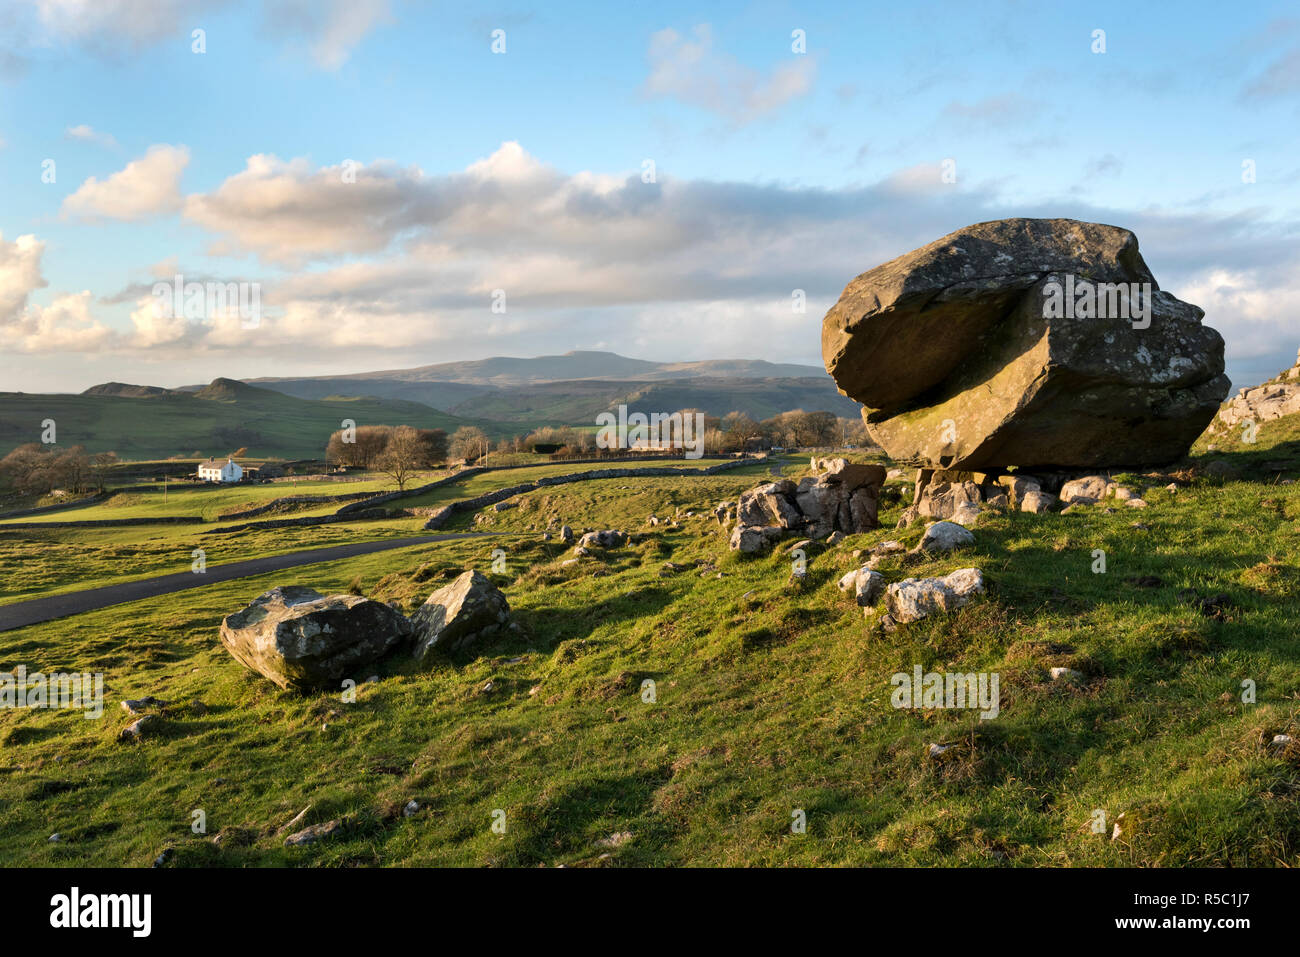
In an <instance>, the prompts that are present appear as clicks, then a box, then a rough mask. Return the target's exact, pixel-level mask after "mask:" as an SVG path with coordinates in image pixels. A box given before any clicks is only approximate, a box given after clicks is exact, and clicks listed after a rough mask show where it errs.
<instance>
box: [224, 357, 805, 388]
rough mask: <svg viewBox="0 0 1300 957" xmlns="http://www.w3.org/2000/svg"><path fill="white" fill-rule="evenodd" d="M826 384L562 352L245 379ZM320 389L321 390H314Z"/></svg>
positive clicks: (799, 370) (731, 366)
mask: <svg viewBox="0 0 1300 957" xmlns="http://www.w3.org/2000/svg"><path fill="white" fill-rule="evenodd" d="M806 377H813V378H826V379H829V378H830V377H829V376H827V375H826V370H825V369H823V368H821V367H820V366H805V365H795V364H793V363H775V362H766V361H763V360H761V359H714V360H708V361H703V362H651V361H649V360H646V359H629V358H628V357H627V356H620V355H618V354H617V353H614V352H583V351H574V352H566V353H565V354H564V355H561V356H537V357H536V358H532V359H521V358H514V357H510V356H494V357H492V358H490V359H477V360H474V361H470V362H443V363H439V364H437V365H428V366H418V367H416V368H414V369H393V370H389V371H386V372H359V373H353V374H350V375H339V376H311V377H302V378H300V377H285V378H263V379H249V380H248V381H249V382H252V383H255V384H259V385H267V386H269V387H270V388H272V389H278V390H279V391H281V392H287V393H288V394H290V395H297V394H298V393H297V392H296V391H295V388H296V384H297V383H304V382H315V383H322V382H329V383H354V384H355V383H357V382H359V381H364V382H365V383H367V388H368V389H370V390H371V391H370V392H369V394H371V395H385V394H387V393H381V392H376V391H373V389H374V385H375V384H377V383H393V384H398V383H405V384H411V383H428V382H442V383H459V384H461V385H470V386H479V387H481V388H482V389H490V388H495V389H502V388H507V387H511V386H520V385H537V384H539V383H543V382H570V381H576V380H580V379H603V380H606V381H625V382H627V381H635V382H653V381H657V380H664V379H696V378H710V379H773V378H806ZM317 388H319V387H317ZM330 390H331V392H335V393H338V394H342V395H347V394H351V395H355V394H357V390H356V387H355V385H351V386H348V387H346V388H345V387H343V386H342V385H335V386H331V387H330Z"/></svg>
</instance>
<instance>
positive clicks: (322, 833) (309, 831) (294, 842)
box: [284, 818, 343, 847]
mask: <svg viewBox="0 0 1300 957" xmlns="http://www.w3.org/2000/svg"><path fill="white" fill-rule="evenodd" d="M342 827H343V822H342V821H341V820H338V819H337V818H336V819H335V820H333V821H326V822H325V823H324V824H313V825H312V826H311V827H307V828H303V829H302V830H301V831H299V832H298V833H297V834H290V835H289V836H288V837H287V838H285V839H284V846H285V847H302V846H303V845H304V844H314V843H315V842H316V841H319V840H321V839H322V838H326V837H330V836H332V835H334V834H335V833H337V832H338V831H339V830H341V829H342Z"/></svg>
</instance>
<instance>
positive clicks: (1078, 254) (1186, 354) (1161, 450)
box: [822, 219, 1228, 468]
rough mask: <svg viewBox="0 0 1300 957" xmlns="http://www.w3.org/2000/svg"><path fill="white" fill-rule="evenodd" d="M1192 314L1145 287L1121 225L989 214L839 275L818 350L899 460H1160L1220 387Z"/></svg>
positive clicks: (1212, 409) (970, 463) (974, 464)
mask: <svg viewBox="0 0 1300 957" xmlns="http://www.w3.org/2000/svg"><path fill="white" fill-rule="evenodd" d="M1117 284H1124V285H1123V286H1122V287H1121V286H1119V285H1117ZM1132 284H1137V286H1136V287H1133V286H1132ZM1145 284H1149V285H1145ZM1131 288H1136V289H1138V290H1139V291H1142V292H1141V298H1140V299H1138V298H1134V297H1131V296H1129V295H1128V292H1129V290H1130V289H1131ZM1143 290H1149V293H1148V292H1146V291H1143ZM1121 293H1123V295H1122V294H1121ZM1067 298H1068V299H1069V300H1070V302H1069V311H1068V313H1066V312H1065V311H1064V310H1065V306H1064V300H1065V299H1067ZM1058 305H1060V306H1061V308H1060V309H1059V310H1058V309H1057V308H1056V307H1057V306H1058ZM1089 306H1091V308H1089ZM1130 307H1132V308H1130ZM1147 310H1149V312H1148V311H1147ZM1067 314H1068V315H1073V316H1075V317H1076V318H1064V316H1065V315H1067ZM1203 316H1204V313H1203V311H1202V310H1201V309H1199V308H1198V307H1196V306H1193V305H1190V304H1188V303H1185V302H1181V301H1180V300H1178V299H1176V298H1174V297H1173V296H1172V295H1170V294H1169V293H1167V292H1163V291H1160V290H1159V288H1158V285H1157V284H1156V282H1155V278H1154V276H1152V274H1151V272H1150V270H1149V269H1148V268H1147V265H1146V263H1145V262H1144V261H1143V259H1142V256H1141V254H1140V253H1139V252H1138V243H1137V238H1136V237H1135V236H1134V235H1133V234H1132V233H1131V232H1129V231H1128V230H1126V229H1120V228H1118V227H1115V226H1107V225H1102V224H1098V223H1085V222H1079V221H1077V220H1070V219H1007V220H997V221H994V222H988V223H979V224H976V225H974V226H968V227H966V228H965V229H961V230H958V231H957V232H954V233H951V234H949V235H948V236H945V237H943V238H942V239H939V240H937V241H935V242H933V243H930V244H929V245H927V246H924V247H922V248H920V249H917V250H914V251H913V252H910V253H907V254H906V255H903V256H900V257H899V258H897V259H894V260H892V261H890V262H887V263H885V264H883V265H881V266H877V267H876V268H875V269H872V270H870V271H868V272H866V273H863V274H862V275H860V276H858V277H857V278H856V279H854V280H853V281H852V282H850V283H849V284H848V286H847V287H846V288H845V290H844V293H843V295H842V296H841V297H840V300H839V301H838V302H837V303H836V304H835V305H834V306H833V307H832V308H831V310H830V311H829V312H828V313H827V314H826V317H825V319H824V320H823V323H822V356H823V358H824V360H825V362H826V369H827V371H828V372H830V374H831V375H832V376H833V377H834V379H835V381H836V384H837V385H838V386H839V388H840V391H841V392H843V393H844V394H845V395H848V396H849V397H850V398H853V399H855V400H857V401H858V402H861V403H862V404H863V405H864V406H865V409H864V410H863V418H864V421H865V422H866V425H867V431H868V433H869V435H870V436H871V438H872V440H873V441H875V442H876V443H877V444H878V445H880V446H882V447H883V448H884V449H885V451H886V452H888V453H889V455H890V457H891V458H894V459H896V460H899V461H915V462H922V463H928V464H931V465H937V466H940V467H944V468H987V467H999V466H1010V465H1016V466H1039V465H1052V466H1063V467H1075V468H1095V467H1098V466H1107V465H1124V466H1143V465H1162V464H1165V463H1167V462H1171V461H1173V460H1175V459H1178V458H1180V457H1181V456H1183V455H1184V454H1186V452H1187V450H1188V448H1189V447H1190V445H1191V443H1192V442H1193V441H1194V440H1195V439H1196V437H1197V436H1199V435H1200V434H1201V432H1203V431H1204V429H1205V427H1206V425H1208V424H1209V422H1210V421H1211V419H1213V418H1214V416H1215V413H1216V412H1217V411H1218V408H1219V403H1220V402H1222V400H1223V398H1224V397H1225V396H1226V395H1227V393H1228V379H1227V377H1226V376H1225V375H1224V374H1223V338H1222V337H1221V336H1220V335H1219V334H1218V333H1217V332H1215V331H1214V330H1213V329H1211V328H1209V327H1207V326H1203V325H1202V324H1201V319H1202V317H1203Z"/></svg>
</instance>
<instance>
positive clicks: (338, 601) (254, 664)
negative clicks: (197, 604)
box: [221, 585, 411, 690]
mask: <svg viewBox="0 0 1300 957" xmlns="http://www.w3.org/2000/svg"><path fill="white" fill-rule="evenodd" d="M410 634H411V623H410V622H409V621H407V620H406V618H405V617H403V616H402V615H401V614H400V613H399V612H397V611H395V610H394V609H392V608H390V607H389V606H388V605H386V604H383V603H382V602H377V601H371V600H370V599H368V598H363V597H361V596H359V595H330V596H328V597H327V596H325V595H322V594H321V593H320V592H317V591H314V590H313V589H310V588H303V587H300V586H295V585H288V586H283V587H280V588H273V589H271V590H270V591H269V592H266V593H265V594H263V595H259V596H258V597H257V598H255V599H254V600H253V602H252V603H251V604H250V605H249V606H248V607H247V608H244V609H243V610H242V611H238V612H235V613H234V614H233V615H227V616H226V618H225V619H224V620H223V621H222V622H221V643H222V644H223V645H224V646H225V648H226V650H227V651H229V652H230V654H231V655H232V656H233V657H234V658H235V660H236V661H238V662H239V663H240V664H242V665H244V666H245V667H246V668H251V669H252V670H253V671H256V672H257V673H258V674H260V675H262V676H263V677H266V678H269V679H270V680H272V681H274V682H275V683H276V684H277V685H279V686H280V687H281V688H292V689H294V690H307V689H312V688H323V687H337V686H338V684H339V682H340V681H341V680H342V679H343V678H347V677H352V676H354V675H355V674H356V672H357V671H358V670H359V669H361V668H364V667H366V666H368V665H371V664H373V663H374V662H376V661H378V660H379V659H380V658H382V657H383V656H384V655H386V654H387V653H388V652H389V651H391V650H392V649H393V648H394V647H395V646H396V645H397V644H399V643H400V642H402V641H405V640H406V639H407V638H408V637H409V636H410Z"/></svg>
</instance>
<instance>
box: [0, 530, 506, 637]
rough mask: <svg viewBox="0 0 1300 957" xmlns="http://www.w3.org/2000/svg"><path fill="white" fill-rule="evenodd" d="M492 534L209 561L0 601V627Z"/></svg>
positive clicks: (397, 540)
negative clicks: (192, 568)
mask: <svg viewBox="0 0 1300 957" xmlns="http://www.w3.org/2000/svg"><path fill="white" fill-rule="evenodd" d="M492 534H494V533H492V532H458V533H453V534H448V535H418V536H415V537H413V538H390V539H386V540H384V541H379V542H356V543H353V544H351V545H333V546H330V547H329V548H313V549H309V550H307V551H303V552H293V553H291V554H289V555H272V556H270V557H268V558H250V559H248V560H247V561H242V562H231V563H229V564H227V565H210V566H208V570H207V571H206V572H205V573H204V574H202V575H196V574H194V572H188V571H187V572H177V573H176V574H174V575H161V576H159V577H158V578H146V579H143V580H141V581H134V582H124V583H123V584H121V585H105V586H104V587H102V588H90V589H87V590H86V591H74V592H68V593H67V594H65V595H52V596H50V597H48V598H33V599H32V600H30V601H19V602H14V603H13V604H11V605H0V631H8V630H10V629H12V628H22V627H24V626H26V625H34V624H36V623H37V622H42V621H50V620H52V619H54V618H64V617H66V616H68V615H79V614H81V613H82V612H83V611H94V610H95V609H96V608H106V607H108V606H109V605H120V604H122V603H123V602H128V601H139V600H140V599H141V598H153V597H155V596H156V595H167V594H170V593H171V592H174V591H185V590H186V589H188V588H202V587H203V586H204V585H211V584H212V583H213V582H224V581H230V580H231V579H233V578H247V577H248V576H249V575H260V574H262V573H263V572H274V571H279V570H280V569H282V568H295V567H297V566H298V565H314V564H316V563H317V562H331V561H334V560H335V559H338V558H351V557H353V556H354V555H369V554H370V553H371V552H384V551H388V550H389V549H393V548H411V547H412V546H415V545H430V544H433V543H434V542H449V541H453V540H455V539H459V538H481V537H483V536H490V535H492Z"/></svg>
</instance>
